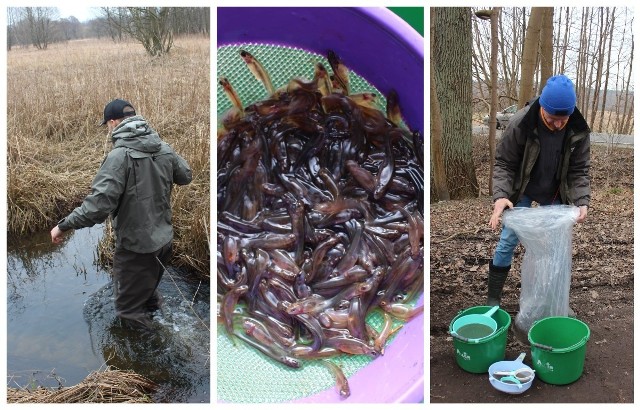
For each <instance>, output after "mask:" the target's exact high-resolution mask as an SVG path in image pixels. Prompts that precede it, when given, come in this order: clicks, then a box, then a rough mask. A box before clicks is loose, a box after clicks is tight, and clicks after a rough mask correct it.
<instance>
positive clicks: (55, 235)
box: [51, 225, 66, 245]
mask: <svg viewBox="0 0 640 410" xmlns="http://www.w3.org/2000/svg"><path fill="white" fill-rule="evenodd" d="M65 233H66V232H65V231H62V230H60V228H58V225H56V226H54V227H53V229H52V230H51V242H53V243H55V244H56V245H58V244H61V243H62V238H63V237H64V234H65Z"/></svg>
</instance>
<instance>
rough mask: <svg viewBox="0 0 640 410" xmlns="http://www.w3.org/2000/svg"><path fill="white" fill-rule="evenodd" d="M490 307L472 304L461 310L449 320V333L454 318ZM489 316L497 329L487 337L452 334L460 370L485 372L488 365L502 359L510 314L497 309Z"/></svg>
mask: <svg viewBox="0 0 640 410" xmlns="http://www.w3.org/2000/svg"><path fill="white" fill-rule="evenodd" d="M492 308H493V306H474V307H470V308H468V309H465V310H463V311H461V312H460V313H458V314H457V315H456V317H455V318H453V320H452V321H451V324H450V325H449V333H450V334H451V333H452V332H453V324H454V322H455V321H456V320H458V319H460V318H462V317H463V316H467V315H475V314H484V313H487V312H488V311H489V310H491V309H492ZM491 317H492V318H493V319H494V320H495V321H496V324H497V329H496V331H495V332H493V333H492V334H491V335H489V336H487V337H483V338H479V339H472V340H468V339H464V338H461V337H459V336H457V335H456V334H455V333H454V334H452V336H453V348H454V352H455V355H456V362H457V363H458V366H460V368H461V369H462V370H465V371H467V372H469V373H486V372H487V371H488V370H489V366H491V365H492V364H493V363H495V362H499V361H501V360H503V359H504V356H505V350H506V348H507V333H508V330H509V326H511V316H509V313H507V312H506V311H505V310H502V309H498V310H497V311H496V312H495V313H494V314H493V315H492V316H491ZM458 323H460V322H458Z"/></svg>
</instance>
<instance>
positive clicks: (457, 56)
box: [431, 7, 478, 199]
mask: <svg viewBox="0 0 640 410" xmlns="http://www.w3.org/2000/svg"><path fill="white" fill-rule="evenodd" d="M433 21H434V30H433V34H434V35H433V36H432V42H431V47H432V50H431V53H432V55H431V57H432V62H433V67H434V70H433V71H434V77H435V81H433V82H434V83H435V85H436V93H437V100H438V101H439V103H440V104H439V106H440V111H441V114H442V153H443V157H444V164H445V169H446V173H447V187H448V190H449V195H450V197H451V199H462V198H469V197H476V196H477V195H478V182H477V178H476V171H475V165H474V163H473V158H472V156H471V151H472V139H471V105H470V104H469V101H471V78H472V76H471V60H472V58H471V55H472V37H471V9H470V8H468V7H436V8H435V9H434V13H433Z"/></svg>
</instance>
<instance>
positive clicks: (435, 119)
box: [429, 8, 449, 202]
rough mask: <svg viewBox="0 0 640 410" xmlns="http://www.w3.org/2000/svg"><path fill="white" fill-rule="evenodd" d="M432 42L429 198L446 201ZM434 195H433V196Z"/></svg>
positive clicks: (432, 30)
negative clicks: (430, 185)
mask: <svg viewBox="0 0 640 410" xmlns="http://www.w3.org/2000/svg"><path fill="white" fill-rule="evenodd" d="M430 13H431V24H430V26H431V27H430V31H431V42H432V43H433V38H434V23H433V20H434V19H433V14H434V9H433V8H432V9H431V10H430ZM432 55H433V44H432V45H431V47H429V64H430V71H431V73H430V79H429V82H430V85H429V92H430V99H431V101H430V102H429V106H430V112H431V171H432V174H431V175H433V187H434V192H433V195H432V198H431V202H435V201H436V200H438V201H448V200H449V189H448V188H447V174H446V171H445V167H444V157H443V155H442V115H441V113H440V103H439V102H438V93H437V92H436V78H435V67H434V64H433V57H432ZM434 196H435V197H434Z"/></svg>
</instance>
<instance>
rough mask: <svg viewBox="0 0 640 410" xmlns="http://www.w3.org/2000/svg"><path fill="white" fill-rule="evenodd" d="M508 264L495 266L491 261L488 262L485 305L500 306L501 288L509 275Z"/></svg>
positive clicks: (509, 267)
mask: <svg viewBox="0 0 640 410" xmlns="http://www.w3.org/2000/svg"><path fill="white" fill-rule="evenodd" d="M510 269H511V265H509V266H495V265H494V264H493V261H491V262H489V283H488V291H487V306H500V298H501V297H502V288H503V287H504V283H505V282H506V281H507V275H509V270H510Z"/></svg>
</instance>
